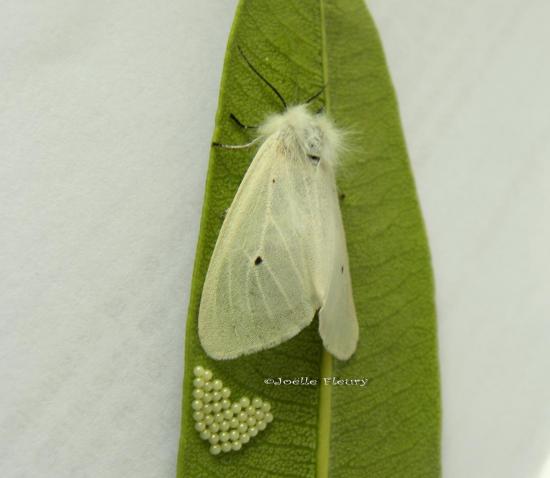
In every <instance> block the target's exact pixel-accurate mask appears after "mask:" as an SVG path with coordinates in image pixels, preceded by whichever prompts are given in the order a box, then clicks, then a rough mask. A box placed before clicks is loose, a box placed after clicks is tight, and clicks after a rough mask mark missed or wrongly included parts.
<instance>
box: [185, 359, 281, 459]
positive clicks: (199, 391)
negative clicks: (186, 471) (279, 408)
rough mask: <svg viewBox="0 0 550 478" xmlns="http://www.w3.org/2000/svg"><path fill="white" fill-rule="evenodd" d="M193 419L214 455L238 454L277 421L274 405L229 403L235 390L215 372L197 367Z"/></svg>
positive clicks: (243, 400) (246, 400)
mask: <svg viewBox="0 0 550 478" xmlns="http://www.w3.org/2000/svg"><path fill="white" fill-rule="evenodd" d="M193 373H194V375H195V379H194V380H193V386H194V390H193V398H194V400H193V402H192V403H191V406H192V408H193V410H194V411H193V418H194V419H195V430H197V431H198V432H199V433H200V437H201V438H202V439H203V440H208V442H209V443H210V453H212V455H219V454H220V453H221V452H222V451H223V452H228V451H231V450H233V451H238V450H240V449H241V448H242V446H243V445H245V444H246V443H248V442H249V441H250V439H251V438H252V437H255V436H256V435H257V434H258V432H261V431H263V430H265V429H266V427H267V424H268V423H271V422H272V421H273V415H272V414H271V412H270V410H271V405H270V404H269V402H264V401H263V400H262V399H260V398H257V397H256V398H254V399H252V401H251V400H250V399H249V398H248V397H242V398H241V399H240V400H239V401H237V402H232V401H231V400H229V397H230V396H231V390H229V388H227V387H224V386H223V383H222V381H221V380H217V379H216V380H212V372H211V371H210V370H206V369H205V368H203V367H201V366H200V365H197V366H196V367H195V368H194V369H193Z"/></svg>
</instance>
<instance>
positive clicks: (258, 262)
mask: <svg viewBox="0 0 550 478" xmlns="http://www.w3.org/2000/svg"><path fill="white" fill-rule="evenodd" d="M263 261H264V260H263V259H262V258H261V257H260V256H258V257H256V260H255V261H254V265H256V266H259V265H260V264H261V263H262V262H263Z"/></svg>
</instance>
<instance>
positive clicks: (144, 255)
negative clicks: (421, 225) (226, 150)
mask: <svg viewBox="0 0 550 478" xmlns="http://www.w3.org/2000/svg"><path fill="white" fill-rule="evenodd" d="M235 3H236V2H235V1H227V0H210V1H208V2H195V1H191V0H165V1H162V2H149V1H145V0H132V1H130V0H117V1H114V2H112V1H107V0H98V1H94V2H89V1H87V0H28V1H25V2H21V1H19V0H0V360H1V362H0V363H1V366H0V470H1V471H0V474H1V476H2V477H6V478H15V477H17V478H27V477H29V478H31V477H32V478H35V477H41V478H50V477H51V478H69V477H70V478H81V477H82V478H84V477H94V478H121V477H122V478H125V477H132V478H157V477H172V476H174V473H175V464H176V454H177V446H178V438H179V420H180V410H179V409H180V401H181V396H180V393H181V380H182V365H183V340H184V320H185V316H186V308H187V302H188V294H189V286H190V279H191V272H192V265H193V260H194V252H195V244H196V239H197V234H198V225H199V215H200V210H201V207H202V197H203V190H204V181H205V173H206V164H207V158H208V149H209V142H210V137H211V134H212V129H213V121H214V115H215V110H216V102H217V95H218V87H219V79H220V74H221V67H222V63H223V56H224V50H225V44H226V40H227V35H228V32H229V28H230V25H231V22H232V19H233V14H234V8H235ZM369 6H370V7H371V11H372V13H373V14H374V17H375V19H376V20H377V24H378V27H379V29H380V32H381V35H382V39H383V42H384V44H385V48H386V53H387V55H388V61H389V64H390V69H391V73H392V76H393V79H394V82H395V85H396V89H397V94H398V97H399V101H400V106H401V114H402V117H403V123H404V128H405V134H406V138H407V142H408V145H409V151H410V155H411V161H412V164H413V168H414V172H415V175H416V180H417V184H418V190H419V195H420V199H421V202H422V207H423V211H424V215H425V219H426V223H427V228H428V232H429V237H430V243H431V248H432V253H433V260H434V268H435V275H436V282H437V305H438V310H439V336H440V355H441V368H442V382H443V418H444V420H443V467H444V477H446V478H463V477H467V478H492V477H498V478H542V477H545V478H547V477H550V405H549V404H550V381H549V380H548V372H547V369H548V368H549V366H550V351H549V349H550V322H549V319H550V253H549V248H548V244H550V220H549V219H550V217H549V216H550V157H549V156H550V155H549V152H550V115H549V110H550V92H549V91H550V90H549V88H548V85H550V62H549V61H548V45H550V29H549V28H548V23H549V20H550V3H548V2H547V1H546V0H465V1H463V2H456V1H453V0H416V1H415V2H410V1H408V0H370V1H369ZM545 462H546V464H545ZM545 466H546V470H545Z"/></svg>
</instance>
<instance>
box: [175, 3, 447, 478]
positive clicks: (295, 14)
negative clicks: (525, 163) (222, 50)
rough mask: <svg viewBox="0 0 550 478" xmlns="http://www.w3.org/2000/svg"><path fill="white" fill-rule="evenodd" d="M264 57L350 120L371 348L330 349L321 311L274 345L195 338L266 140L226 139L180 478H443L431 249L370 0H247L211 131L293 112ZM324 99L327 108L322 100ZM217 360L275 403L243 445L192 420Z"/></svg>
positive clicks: (350, 212) (224, 135)
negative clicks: (221, 448)
mask: <svg viewBox="0 0 550 478" xmlns="http://www.w3.org/2000/svg"><path fill="white" fill-rule="evenodd" d="M237 46H240V47H241V48H242V49H243V51H244V52H246V55H247V57H248V58H249V59H250V61H251V62H252V63H253V64H254V65H255V66H256V68H257V69H258V70H259V71H260V72H261V73H262V74H263V75H264V76H265V77H266V78H268V79H269V81H270V82H271V83H272V84H274V85H275V86H276V88H277V89H278V90H279V91H280V92H281V93H282V95H283V96H284V97H285V98H287V100H290V101H293V102H298V103H299V102H303V101H304V99H306V98H308V97H309V96H311V95H312V94H314V93H315V92H317V91H318V90H319V89H320V88H321V87H322V86H323V85H326V90H325V92H324V95H323V96H324V104H325V108H326V110H327V111H328V113H329V114H330V116H331V117H332V118H333V119H334V121H335V123H336V124H337V125H338V126H340V127H342V128H344V129H347V130H349V131H350V135H349V137H350V147H349V151H348V152H347V153H346V154H345V155H344V158H342V162H343V166H342V169H341V171H340V174H339V178H338V185H339V188H340V189H341V191H342V192H343V193H344V194H345V199H344V200H343V202H342V214H343V217H344V223H345V228H346V234H347V241H348V248H349V259H350V267H351V272H352V280H353V287H354V289H353V292H354V297H355V303H356V307H357V313H358V318H359V322H360V338H359V345H358V350H357V352H356V353H355V355H354V356H353V357H352V358H351V359H350V360H349V361H347V362H341V361H338V360H335V359H333V358H332V357H331V356H330V355H329V354H327V353H326V352H324V350H323V347H322V345H321V341H320V339H319V334H318V331H317V321H316V320H314V322H313V324H312V326H310V327H308V328H307V329H306V330H304V331H303V332H302V333H300V334H299V335H298V336H297V337H295V338H294V339H292V340H290V341H288V342H286V343H284V344H282V345H280V346H278V347H275V348H273V349H270V350H267V351H264V352H260V353H257V354H253V355H250V356H247V357H243V358H239V359H237V360H230V361H213V360H211V359H209V358H208V357H207V356H206V355H205V353H204V351H203V350H202V347H201V345H200V342H199V339H198V335H197V316H198V308H199V302H200V296H201V289H202V284H203V281H204V277H205V274H206V271H207V267H208V263H209V259H210V256H211V253H212V250H213V247H214V244H215V241H216V238H217V234H218V231H219V229H220V227H221V224H222V217H223V213H224V211H225V209H226V208H228V207H229V205H230V203H231V200H232V198H233V196H234V194H235V192H236V190H237V188H238V186H239V183H240V181H241V179H242V177H243V175H244V173H245V172H246V169H247V167H248V165H249V164H250V161H251V160H252V158H253V155H254V151H250V150H232V151H230V150H224V149H220V148H213V149H212V152H211V157H210V163H209V169H208V179H207V184H206V193H205V201H204V209H203V214H202V222H201V232H200V238H199V243H198V248H197V256H196V263H195V270H194V274H193V284H192V291H191V301H190V305H189V316H188V321H187V335H186V352H185V378H184V386H183V416H182V429H181V443H180V452H179V458H178V476H179V477H193V478H194V477H203V476H204V477H229V478H230V477H239V478H244V477H260V476H270V477H278V476H281V477H299V478H304V477H314V476H318V477H326V476H331V477H340V476H341V477H346V478H350V477H365V476H368V477H371V478H375V477H383V478H388V477H392V478H395V477H407V478H414V477H422V478H429V477H436V476H439V475H440V458H439V441H440V417H439V415H440V408H439V376H438V374H439V372H438V362H437V349H436V329H435V312H434V304H433V282H432V272H431V265H430V256H429V250H428V245H427V241H426V235H425V231H424V225H423V222H422V217H421V214H420V210H419V206H418V200H417V197H416V192H415V187H414V181H413V178H412V174H411V170H410V166H409V163H408V159H407V152H406V148H405V145H404V140H403V135H402V132H401V127H400V121H399V114H398V110H397V105H396V101H395V97H394V91H393V87H392V84H391V81H390V78H389V75H388V72H387V68H386V64H385V60H384V55H383V52H382V48H381V45H380V41H379V38H378V34H377V32H376V29H375V27H374V25H373V22H372V20H371V18H370V16H369V14H368V12H367V10H366V8H365V6H364V3H363V0H320V1H319V0H316V1H314V0H301V1H298V0H294V1H292V0H286V1H275V2H274V1H270V0H241V2H240V4H239V7H238V9H237V13H236V17H235V21H234V25H233V29H232V32H231V36H230V39H229V43H228V48H227V54H226V59H225V66H224V73H223V78H222V85H221V93H220V100H219V109H218V115H217V118H216V130H215V132H214V141H219V142H223V143H230V144H242V143H245V142H247V141H249V140H250V134H249V133H247V132H246V131H243V130H242V129H241V128H239V127H238V126H237V125H236V124H235V123H234V122H232V121H231V120H230V118H229V115H230V113H234V114H235V115H237V117H238V118H239V119H240V120H241V121H243V122H245V123H248V124H257V123H258V122H261V121H262V120H263V119H264V118H265V116H266V115H267V114H268V113H271V112H274V111H280V109H281V104H280V102H279V100H278V98H277V97H276V95H275V94H274V93H273V92H272V91H271V90H270V89H269V88H267V87H266V85H265V84H263V83H262V82H261V81H260V80H259V79H258V78H257V76H255V75H254V74H253V73H252V72H251V70H250V69H249V68H248V67H247V66H246V64H245V62H244V61H243V59H242V57H241V56H240V55H239V53H238V51H237ZM319 104H320V103H319ZM198 364H200V365H203V366H205V367H208V368H210V369H211V370H212V371H213V372H214V375H215V376H217V377H219V378H221V379H222V380H223V381H224V383H225V384H226V385H227V386H229V387H230V388H231V389H232V391H233V395H232V396H233V397H235V396H236V397H239V396H241V395H247V396H254V395H258V396H260V397H261V398H263V399H267V400H269V401H270V402H271V403H272V406H273V415H274V417H275V419H274V421H273V423H271V424H270V425H269V427H268V428H267V429H266V430H265V431H264V432H262V433H261V434H260V435H258V436H257V437H256V438H255V439H253V440H251V442H250V443H249V444H247V445H246V446H245V447H243V450H241V451H239V452H230V453H227V454H223V455H220V456H211V455H210V454H209V451H208V444H207V443H205V442H203V441H202V440H201V439H200V438H199V436H198V433H197V432H196V431H195V430H194V428H193V425H194V421H193V418H192V410H191V406H190V404H191V400H192V397H191V392H192V380H193V375H192V370H193V367H194V366H195V365H198ZM323 376H336V377H341V378H363V377H367V378H368V379H369V384H368V386H367V387H359V386H344V385H340V386H274V385H266V384H264V379H266V378H268V377H283V378H286V377H310V378H318V377H323Z"/></svg>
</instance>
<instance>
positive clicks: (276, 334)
mask: <svg viewBox="0 0 550 478" xmlns="http://www.w3.org/2000/svg"><path fill="white" fill-rule="evenodd" d="M259 133H260V136H259V138H262V139H263V140H264V141H263V144H262V145H261V146H260V148H259V150H258V152H257V154H256V156H255V157H254V159H253V161H252V163H251V165H250V167H249V168H248V171H247V172H246V174H245V176H244V179H243V181H242V183H241V184H240V186H239V189H238V191H237V194H236V195H235V198H234V199H233V203H232V204H231V207H230V208H229V210H228V212H227V215H226V217H225V219H224V222H223V225H222V228H221V231H220V234H219V236H218V240H217V242H216V246H215V249H214V253H213V255H212V259H211V261H210V265H209V268H208V272H207V275H206V280H205V283H204V288H203V292H202V298H201V304H200V310H199V337H200V341H201V344H202V346H203V348H204V350H205V351H206V353H207V354H208V355H209V356H210V357H212V358H214V359H232V358H236V357H239V356H240V355H244V354H250V353H253V352H257V351H260V350H263V349H267V348H270V347H274V346H276V345H278V344H280V343H282V342H284V341H286V340H288V339H290V338H291V337H294V336H295V335H296V334H298V332H300V331H301V330H302V329H303V328H304V327H306V326H307V325H309V324H310V323H311V321H312V320H313V318H314V316H315V313H316V312H318V313H319V333H320V335H321V338H322V340H323V344H324V346H325V348H326V349H327V350H328V351H329V352H330V353H331V354H333V355H334V356H335V357H337V358H338V359H341V360H346V359H348V358H349V357H350V356H351V355H352V354H353V352H354V351H355V348H356V345H357V339H358V334H359V328H358V325H357V317H356V314H355V306H354V303H353V296H352V289H351V277H350V271H349V265H348V253H347V248H346V238H345V234H344V227H343V224H342V216H341V213H340V205H339V198H338V192H337V188H336V182H335V167H336V161H337V156H338V150H339V146H340V143H341V135H340V133H339V131H338V130H337V129H336V128H335V127H334V126H333V125H332V123H331V122H330V120H329V119H328V118H327V116H326V115H324V114H312V113H310V112H309V111H308V110H307V106H306V105H299V106H293V107H290V108H288V109H287V110H286V111H285V112H284V113H282V114H277V115H274V116H271V117H269V118H268V119H267V120H266V121H265V122H264V124H263V125H261V126H260V129H259Z"/></svg>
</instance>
